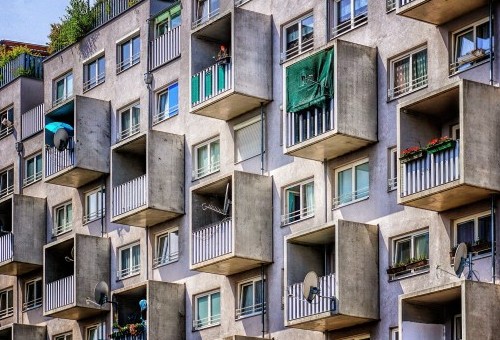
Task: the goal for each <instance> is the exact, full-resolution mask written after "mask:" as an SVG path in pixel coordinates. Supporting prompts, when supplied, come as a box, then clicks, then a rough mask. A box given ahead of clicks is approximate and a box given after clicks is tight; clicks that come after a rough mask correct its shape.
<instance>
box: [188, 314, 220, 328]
mask: <svg viewBox="0 0 500 340" xmlns="http://www.w3.org/2000/svg"><path fill="white" fill-rule="evenodd" d="M220 320H221V315H220V313H219V314H215V315H210V316H207V317H206V318H201V319H195V320H193V328H194V329H202V328H205V327H210V326H215V325H218V324H220Z"/></svg>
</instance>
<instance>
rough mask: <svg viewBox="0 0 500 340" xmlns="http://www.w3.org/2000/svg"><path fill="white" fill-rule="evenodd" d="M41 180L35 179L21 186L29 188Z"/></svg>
mask: <svg viewBox="0 0 500 340" xmlns="http://www.w3.org/2000/svg"><path fill="white" fill-rule="evenodd" d="M41 180H42V177H40V178H37V179H35V180H33V181H30V182H28V183H24V184H23V188H26V187H29V186H30V185H32V184H35V183H36V182H40V181H41Z"/></svg>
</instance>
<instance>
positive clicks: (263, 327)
mask: <svg viewBox="0 0 500 340" xmlns="http://www.w3.org/2000/svg"><path fill="white" fill-rule="evenodd" d="M260 280H261V282H262V284H261V285H260V295H261V296H262V313H260V316H261V320H260V321H261V322H262V339H264V337H265V333H266V328H265V323H266V320H265V316H264V312H265V310H266V304H265V301H266V296H265V295H264V294H265V291H264V263H261V265H260Z"/></svg>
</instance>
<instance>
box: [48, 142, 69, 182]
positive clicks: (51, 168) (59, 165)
mask: <svg viewBox="0 0 500 340" xmlns="http://www.w3.org/2000/svg"><path fill="white" fill-rule="evenodd" d="M74 148H75V143H74V139H73V137H70V138H69V139H68V145H67V147H66V149H65V150H63V151H59V150H57V149H56V148H55V147H53V146H47V147H46V149H45V177H49V176H52V175H53V174H55V173H57V172H59V171H62V170H64V169H66V168H69V167H71V166H73V165H74V164H75V150H74Z"/></svg>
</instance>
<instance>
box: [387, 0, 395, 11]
mask: <svg viewBox="0 0 500 340" xmlns="http://www.w3.org/2000/svg"><path fill="white" fill-rule="evenodd" d="M393 9H396V0H386V3H385V10H386V11H387V12H390V11H392V10H393Z"/></svg>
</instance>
